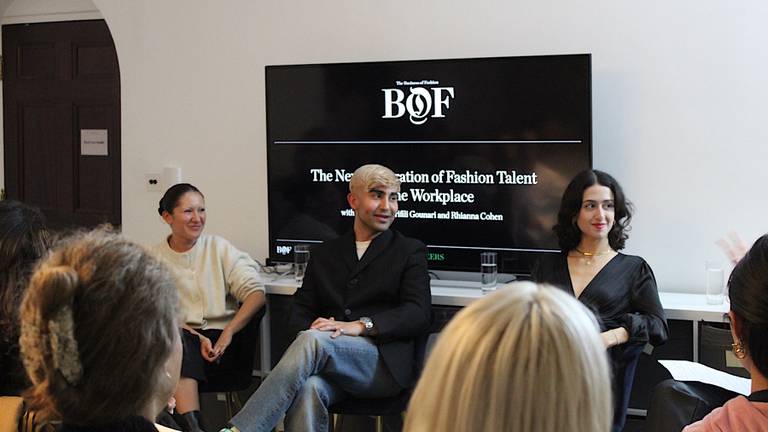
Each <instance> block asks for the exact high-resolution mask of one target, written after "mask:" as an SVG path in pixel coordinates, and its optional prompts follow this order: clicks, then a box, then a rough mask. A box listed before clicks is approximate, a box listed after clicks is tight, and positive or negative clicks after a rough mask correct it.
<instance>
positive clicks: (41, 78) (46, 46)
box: [2, 20, 121, 229]
mask: <svg viewBox="0 0 768 432" xmlns="http://www.w3.org/2000/svg"><path fill="white" fill-rule="evenodd" d="M2 32H3V75H4V76H3V121H4V140H5V141H4V146H5V187H6V192H7V197H8V198H12V199H17V200H19V201H24V202H26V203H27V204H30V205H33V206H37V207H39V208H40V209H41V210H42V211H43V212H44V213H45V215H46V216H47V218H48V222H49V225H50V226H51V227H52V228H54V229H64V228H69V227H73V226H74V227H91V226H95V225H97V224H100V223H103V222H109V223H112V224H113V225H116V226H119V225H120V216H121V213H120V201H121V199H120V73H119V67H118V62H117V53H116V51H115V45H114V42H113V41H112V36H111V35H110V33H109V29H108V28H107V24H106V22H105V21H103V20H93V21H70V22H58V23H42V24H15V25H5V26H3V31H2ZM82 130H97V131H98V132H96V135H97V136H99V137H103V136H104V134H105V133H106V143H107V144H106V146H100V145H98V144H97V145H96V147H95V148H97V149H98V151H96V152H94V151H93V149H94V147H93V146H92V145H91V146H90V147H89V146H88V145H87V146H86V147H89V148H90V151H86V152H85V154H83V152H82V151H81V150H82V149H81V131H82ZM86 135H88V133H87V132H86ZM97 141H98V140H97ZM105 147H106V148H105ZM105 152H106V153H107V154H106V155H103V154H93V153H105Z"/></svg>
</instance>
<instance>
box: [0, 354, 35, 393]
mask: <svg viewBox="0 0 768 432" xmlns="http://www.w3.org/2000/svg"><path fill="white" fill-rule="evenodd" d="M27 387H29V380H28V379H27V373H26V372H25V371H24V365H23V364H22V362H21V356H20V355H19V344H18V343H9V342H6V341H3V340H0V396H19V395H20V394H21V392H22V391H23V390H24V389H26V388H27Z"/></svg>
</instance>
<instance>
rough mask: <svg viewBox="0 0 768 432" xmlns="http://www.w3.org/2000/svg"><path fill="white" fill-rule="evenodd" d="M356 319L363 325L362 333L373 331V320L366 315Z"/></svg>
mask: <svg viewBox="0 0 768 432" xmlns="http://www.w3.org/2000/svg"><path fill="white" fill-rule="evenodd" d="M358 321H360V323H361V324H362V325H363V335H370V334H371V332H372V331H373V320H371V319H370V318H368V317H360V319H359V320H358Z"/></svg>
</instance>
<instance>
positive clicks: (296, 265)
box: [293, 244, 309, 286]
mask: <svg viewBox="0 0 768 432" xmlns="http://www.w3.org/2000/svg"><path fill="white" fill-rule="evenodd" d="M307 263H309V245H304V244H300V245H296V246H294V247H293V272H294V274H295V275H296V283H297V284H299V286H301V283H302V282H304V274H305V273H306V272H307Z"/></svg>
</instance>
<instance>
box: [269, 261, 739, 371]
mask: <svg viewBox="0 0 768 432" xmlns="http://www.w3.org/2000/svg"><path fill="white" fill-rule="evenodd" d="M262 277H263V281H264V284H265V286H266V289H267V294H277V295H293V293H294V292H295V291H296V289H297V288H298V285H297V284H296V281H295V280H294V279H293V277H292V276H291V277H289V278H286V277H278V278H275V277H274V276H271V275H266V274H264V275H262ZM431 291H432V304H433V305H436V306H458V307H463V306H467V305H468V304H470V303H472V302H473V301H474V300H477V299H478V298H480V297H482V296H483V294H482V291H481V290H480V282H471V281H450V280H432V286H431ZM659 298H660V299H661V305H662V306H663V307H664V313H665V315H666V317H667V319H675V320H685V321H691V323H692V325H693V361H698V360H699V321H709V322H728V316H727V313H728V310H729V308H730V305H729V304H728V301H727V299H726V301H725V302H724V303H723V304H720V305H710V304H707V299H706V296H705V295H704V294H687V293H668V292H660V293H659ZM270 331H271V330H270V324H269V307H267V312H266V314H265V315H264V318H263V319H262V322H261V368H262V370H261V371H260V372H257V373H259V374H260V375H264V374H266V373H269V371H270V369H271V366H272V359H271V352H270V349H271V344H270V341H271V339H270V338H271V335H270Z"/></svg>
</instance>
